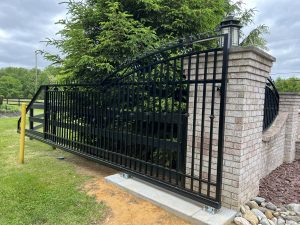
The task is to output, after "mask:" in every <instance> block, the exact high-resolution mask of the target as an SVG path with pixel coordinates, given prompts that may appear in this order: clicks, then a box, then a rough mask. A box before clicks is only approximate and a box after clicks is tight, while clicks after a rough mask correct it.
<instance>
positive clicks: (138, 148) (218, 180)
mask: <svg viewBox="0 0 300 225" xmlns="http://www.w3.org/2000/svg"><path fill="white" fill-rule="evenodd" d="M220 43H222V46H221V47H220ZM227 44H228V37H227V35H219V36H213V37H208V38H205V39H196V40H186V41H180V42H178V43H177V44H174V45H172V46H168V47H166V48H163V49H161V50H158V51H156V52H153V53H151V54H148V55H146V56H144V57H142V58H139V59H138V60H135V61H133V62H131V63H129V64H127V65H126V66H123V67H122V68H120V69H119V70H117V71H116V72H114V73H113V74H111V75H110V76H107V77H106V78H105V79H103V80H102V81H101V82H99V83H96V82H95V83H94V84H56V85H44V86H41V87H40V88H39V90H38V92H37V93H36V95H35V96H34V98H33V99H32V101H31V102H30V104H29V105H28V107H27V110H26V111H27V112H30V115H29V122H30V123H29V128H28V129H27V130H26V135H27V136H29V137H31V138H35V139H37V140H40V141H43V142H45V143H47V144H49V145H52V146H55V147H58V148H61V149H64V150H66V151H70V152H72V153H75V154H78V155H81V156H84V157H86V158H89V159H92V160H95V161H97V162H101V163H104V164H106V165H109V166H112V167H114V168H117V169H120V170H122V171H125V172H127V173H129V174H132V175H133V176H136V177H138V178H141V179H143V180H145V181H148V182H151V183H153V184H156V185H159V186H161V187H164V188H167V189H169V190H171V191H174V192H177V193H179V194H180V195H183V196H186V197H189V198H192V199H194V200H197V201H200V202H202V203H205V204H208V205H210V206H212V207H215V208H220V207H221V184H222V163H223V136H224V119H225V98H226V79H227V78H226V76H227V60H228V49H227ZM38 99H42V100H38ZM41 110H42V113H38V112H41Z"/></svg>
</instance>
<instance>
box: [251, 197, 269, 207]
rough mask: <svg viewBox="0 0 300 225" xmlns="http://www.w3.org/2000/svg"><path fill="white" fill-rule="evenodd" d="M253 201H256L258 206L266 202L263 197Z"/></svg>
mask: <svg viewBox="0 0 300 225" xmlns="http://www.w3.org/2000/svg"><path fill="white" fill-rule="evenodd" d="M252 200H253V201H255V202H256V203H257V204H258V205H260V204H261V203H262V202H264V201H266V199H265V198H262V197H255V198H253V199H252Z"/></svg>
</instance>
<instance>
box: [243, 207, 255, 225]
mask: <svg viewBox="0 0 300 225" xmlns="http://www.w3.org/2000/svg"><path fill="white" fill-rule="evenodd" d="M243 218H245V219H246V220H248V221H249V222H250V223H251V224H252V225H257V224H258V222H259V221H258V218H257V216H256V215H255V214H254V213H253V212H251V211H250V210H247V211H246V212H245V214H243Z"/></svg>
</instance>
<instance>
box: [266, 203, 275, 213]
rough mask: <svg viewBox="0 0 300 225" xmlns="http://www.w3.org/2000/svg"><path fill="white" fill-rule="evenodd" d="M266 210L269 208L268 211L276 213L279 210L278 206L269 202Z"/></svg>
mask: <svg viewBox="0 0 300 225" xmlns="http://www.w3.org/2000/svg"><path fill="white" fill-rule="evenodd" d="M266 208H267V209H271V210H274V211H275V210H276V209H277V207H276V205H274V204H273V203H272V202H268V203H267V204H266Z"/></svg>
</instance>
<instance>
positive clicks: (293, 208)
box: [286, 203, 300, 216]
mask: <svg viewBox="0 0 300 225" xmlns="http://www.w3.org/2000/svg"><path fill="white" fill-rule="evenodd" d="M286 208H287V209H288V210H290V211H293V212H295V213H296V214H297V215H299V216H300V204H296V203H291V204H288V205H287V206H286Z"/></svg>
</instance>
